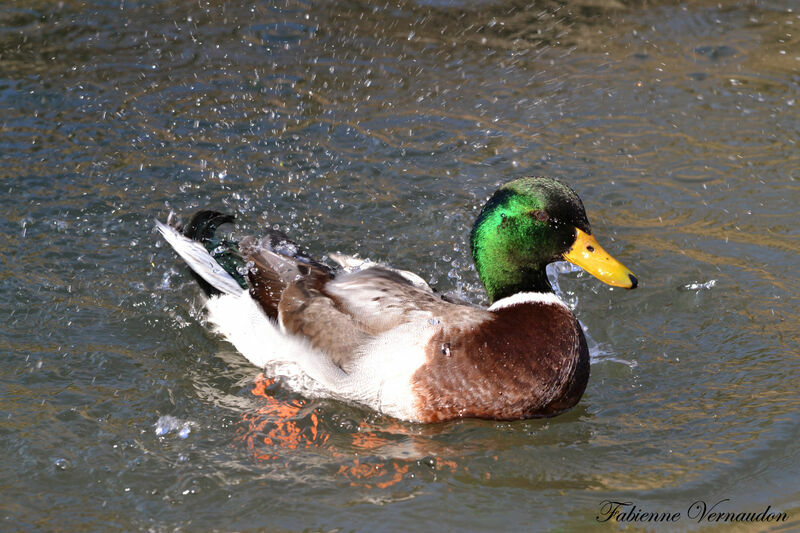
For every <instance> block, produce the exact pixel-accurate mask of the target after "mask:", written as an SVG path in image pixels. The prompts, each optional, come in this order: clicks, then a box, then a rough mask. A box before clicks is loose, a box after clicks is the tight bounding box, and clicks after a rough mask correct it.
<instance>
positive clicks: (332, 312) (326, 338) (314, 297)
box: [279, 269, 371, 371]
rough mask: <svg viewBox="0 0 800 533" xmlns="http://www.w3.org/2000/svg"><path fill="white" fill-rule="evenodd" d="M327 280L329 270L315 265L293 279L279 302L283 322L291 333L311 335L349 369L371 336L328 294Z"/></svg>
mask: <svg viewBox="0 0 800 533" xmlns="http://www.w3.org/2000/svg"><path fill="white" fill-rule="evenodd" d="M328 281H330V276H328V274H327V273H326V272H321V271H319V270H318V269H312V270H311V272H310V273H309V274H308V275H307V276H305V277H302V278H300V279H298V280H297V281H295V282H293V283H290V284H289V286H288V287H287V288H286V290H285V291H284V292H283V294H282V296H281V301H280V305H279V310H280V319H281V324H282V325H283V327H284V328H285V329H286V331H288V332H289V333H293V334H295V335H299V336H302V337H305V338H306V339H308V340H309V341H310V342H311V344H312V345H313V346H314V347H315V348H317V349H319V350H322V351H324V352H325V353H326V354H328V356H329V357H330V358H331V360H332V361H333V362H334V364H336V365H337V366H339V367H340V368H342V369H343V370H344V371H348V370H349V369H350V368H351V366H352V363H353V362H354V361H355V360H356V358H357V357H358V355H359V347H360V346H363V345H364V344H366V343H367V342H369V340H370V339H371V336H370V335H369V334H368V333H367V332H366V331H364V330H363V329H362V328H360V327H359V324H358V323H357V322H356V321H354V320H353V317H352V316H351V315H349V314H347V313H346V312H343V311H342V310H341V309H339V307H338V306H337V305H336V302H335V300H334V299H332V298H330V297H329V296H328V295H327V294H325V292H324V289H325V284H326V283H327V282H328Z"/></svg>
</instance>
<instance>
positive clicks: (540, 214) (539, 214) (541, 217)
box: [533, 209, 550, 222]
mask: <svg viewBox="0 0 800 533" xmlns="http://www.w3.org/2000/svg"><path fill="white" fill-rule="evenodd" d="M533 216H535V217H536V220H538V221H539V222H547V221H548V220H550V215H548V214H547V213H546V212H544V211H542V210H541V209H537V210H536V211H534V212H533Z"/></svg>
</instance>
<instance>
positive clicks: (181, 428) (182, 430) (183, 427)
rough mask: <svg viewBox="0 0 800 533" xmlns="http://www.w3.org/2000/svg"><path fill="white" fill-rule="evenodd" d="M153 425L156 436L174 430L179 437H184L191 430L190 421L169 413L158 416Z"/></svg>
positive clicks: (161, 435)
mask: <svg viewBox="0 0 800 533" xmlns="http://www.w3.org/2000/svg"><path fill="white" fill-rule="evenodd" d="M154 425H155V427H156V436H158V437H163V436H165V435H168V434H169V433H173V432H174V433H177V435H178V437H179V438H181V439H185V438H187V437H188V436H189V434H190V433H191V432H192V427H191V426H192V422H189V421H184V420H181V419H179V418H176V417H174V416H171V415H164V416H162V417H159V419H158V421H157V422H156V423H155V424H154Z"/></svg>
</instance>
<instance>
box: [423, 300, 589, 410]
mask: <svg viewBox="0 0 800 533" xmlns="http://www.w3.org/2000/svg"><path fill="white" fill-rule="evenodd" d="M588 380H589V350H588V349H587V347H586V339H585V338H584V336H583V332H582V331H581V328H580V325H579V324H578V321H577V319H576V318H575V317H574V316H573V315H572V313H570V312H569V310H568V309H567V308H566V307H564V306H561V305H548V304H542V303H525V304H520V305H516V306H513V307H508V308H504V309H500V310H498V311H495V312H494V313H493V317H492V319H490V320H489V321H487V322H485V323H483V324H480V325H478V326H474V325H473V326H449V327H447V326H445V327H443V328H442V329H440V330H439V332H438V333H437V334H436V335H434V337H433V338H432V339H431V341H430V343H429V344H428V347H427V361H426V363H425V364H424V365H423V366H422V367H420V369H419V370H418V371H417V372H416V373H415V374H414V378H413V386H414V392H415V394H416V396H417V399H418V406H419V411H420V413H421V418H422V420H423V421H425V422H437V421H442V420H449V419H453V418H460V417H475V418H490V419H499V420H508V419H517V418H531V417H540V416H553V415H556V414H558V413H561V412H563V411H564V410H566V409H569V408H570V407H572V406H574V405H575V404H576V403H578V400H580V398H581V396H582V395H583V391H584V389H585V388H586V383H587V382H588Z"/></svg>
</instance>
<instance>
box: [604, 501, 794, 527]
mask: <svg viewBox="0 0 800 533" xmlns="http://www.w3.org/2000/svg"><path fill="white" fill-rule="evenodd" d="M788 518H789V516H788V515H787V514H786V513H783V512H781V511H778V510H777V509H773V508H772V506H771V505H767V506H766V508H764V509H761V510H756V511H750V510H741V509H737V508H735V507H734V506H733V503H732V502H731V500H730V498H725V499H722V500H719V501H717V502H716V503H710V504H709V503H707V502H705V501H704V500H697V501H695V502H693V503H692V504H691V505H689V506H688V507H687V509H686V510H685V511H683V512H682V511H676V510H671V511H664V510H656V511H654V510H651V509H645V508H643V507H639V506H638V505H636V504H635V503H633V502H620V501H614V500H603V501H602V502H600V514H599V515H597V516H596V517H595V519H596V520H597V521H598V522H625V523H628V522H633V523H636V522H638V523H644V522H649V523H654V522H663V523H673V522H679V521H681V520H690V521H692V522H696V523H698V524H714V523H719V522H722V523H724V522H785V521H786V520H787V519H788Z"/></svg>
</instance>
